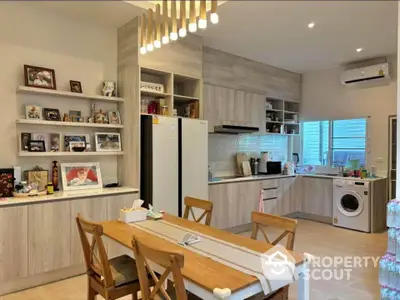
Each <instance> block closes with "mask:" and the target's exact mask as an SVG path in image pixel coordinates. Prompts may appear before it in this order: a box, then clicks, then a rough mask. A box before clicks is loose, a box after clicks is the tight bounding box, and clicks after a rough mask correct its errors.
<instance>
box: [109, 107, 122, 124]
mask: <svg viewBox="0 0 400 300" xmlns="http://www.w3.org/2000/svg"><path fill="white" fill-rule="evenodd" d="M108 123H109V124H114V125H119V124H121V116H120V113H119V111H118V110H112V111H109V112H108Z"/></svg>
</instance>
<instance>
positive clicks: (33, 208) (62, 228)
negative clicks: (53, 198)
mask: <svg viewBox="0 0 400 300" xmlns="http://www.w3.org/2000/svg"><path fill="white" fill-rule="evenodd" d="M71 222H72V218H71V209H70V201H59V202H52V203H44V204H33V205H29V207H28V231H29V234H28V262H29V263H28V266H29V267H28V268H29V271H28V273H29V275H36V274H40V273H44V272H48V271H52V270H57V269H61V268H64V267H68V266H70V265H71V251H70V249H71Z"/></svg>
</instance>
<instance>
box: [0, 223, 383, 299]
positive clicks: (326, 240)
mask: <svg viewBox="0 0 400 300" xmlns="http://www.w3.org/2000/svg"><path fill="white" fill-rule="evenodd" d="M243 235H250V233H243ZM259 238H261V236H260V237H259ZM386 245H387V234H386V233H382V234H365V233H360V232H355V231H351V230H345V229H340V228H336V227H333V226H330V225H326V224H321V223H316V222H311V221H305V220H299V227H298V230H297V234H296V241H295V249H296V250H297V251H299V252H308V253H311V254H313V255H314V256H318V257H324V256H329V257H333V256H382V255H383V254H384V252H385V250H386ZM341 268H343V265H342V266H341V267H340V266H339V267H338V269H339V270H340V269H341ZM317 275H318V274H317ZM310 287H311V300H376V299H379V298H380V297H379V285H378V268H374V267H373V265H372V263H371V261H370V263H369V266H368V267H362V268H355V269H353V270H352V271H351V272H350V278H349V280H347V279H344V280H330V281H328V280H311V283H310ZM85 299H86V277H85V276H78V277H74V278H70V279H66V280H63V281H59V282H55V283H51V284H47V285H44V286H39V287H36V288H32V289H29V290H25V291H22V292H18V293H14V294H10V295H6V296H3V297H0V300H85ZM98 299H101V298H100V297H99V296H98ZM127 299H131V298H130V297H126V298H123V300H127ZM289 299H290V300H294V299H297V285H296V284H293V285H292V286H291V288H290V298H289Z"/></svg>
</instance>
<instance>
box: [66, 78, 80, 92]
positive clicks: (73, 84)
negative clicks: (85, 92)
mask: <svg viewBox="0 0 400 300" xmlns="http://www.w3.org/2000/svg"><path fill="white" fill-rule="evenodd" d="M69 86H70V88H71V92H73V93H80V94H82V85H81V82H80V81H75V80H70V81H69Z"/></svg>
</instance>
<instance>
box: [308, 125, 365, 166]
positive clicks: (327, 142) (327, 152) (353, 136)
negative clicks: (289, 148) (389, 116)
mask: <svg viewBox="0 0 400 300" xmlns="http://www.w3.org/2000/svg"><path fill="white" fill-rule="evenodd" d="M302 126H303V129H302V132H303V163H304V164H307V165H325V166H332V167H337V166H346V165H349V164H350V163H351V162H352V161H354V162H355V161H356V160H358V161H359V163H360V165H364V166H365V164H366V135H367V119H365V118H362V119H349V120H334V121H313V122H303V125H302Z"/></svg>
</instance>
